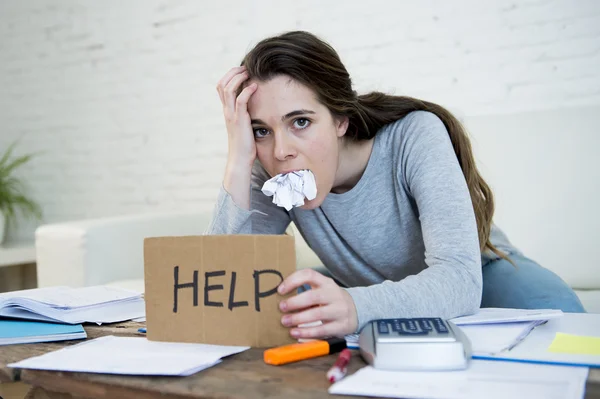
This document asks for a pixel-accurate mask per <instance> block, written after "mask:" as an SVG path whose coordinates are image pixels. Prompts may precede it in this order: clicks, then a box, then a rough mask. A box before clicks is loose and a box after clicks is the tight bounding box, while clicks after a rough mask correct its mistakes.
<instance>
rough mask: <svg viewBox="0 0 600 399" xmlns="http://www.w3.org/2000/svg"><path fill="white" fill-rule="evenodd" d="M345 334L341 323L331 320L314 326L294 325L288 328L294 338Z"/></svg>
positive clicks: (340, 335)
mask: <svg viewBox="0 0 600 399" xmlns="http://www.w3.org/2000/svg"><path fill="white" fill-rule="evenodd" d="M345 334H346V332H344V326H343V323H341V322H339V321H332V322H330V323H324V324H321V325H320V326H314V327H296V328H292V329H291V330H290V335H291V336H292V337H294V338H325V337H334V336H335V337H342V336H344V335H345Z"/></svg>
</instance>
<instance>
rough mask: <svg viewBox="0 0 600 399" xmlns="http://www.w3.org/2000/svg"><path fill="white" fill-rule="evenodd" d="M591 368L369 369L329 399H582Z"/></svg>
mask: <svg viewBox="0 0 600 399" xmlns="http://www.w3.org/2000/svg"><path fill="white" fill-rule="evenodd" d="M587 374H588V368H585V367H566V366H550V365H539V364H527V363H514V362H496V361H485V360H473V361H472V362H471V364H470V366H469V368H468V369H467V370H462V371H448V372H444V371H436V372H423V371H417V372H405V371H383V370H376V369H374V368H372V367H371V366H367V367H364V368H362V369H360V370H359V371H357V372H356V373H354V374H353V375H351V376H348V377H346V378H344V379H343V380H341V381H340V382H337V383H335V384H334V385H332V386H331V387H330V388H329V393H332V394H340V395H366V396H380V397H389V398H429V399H438V398H439V399H442V398H443V399H479V398H486V399H496V398H497V399H506V398H511V399H520V398H523V399H581V398H583V395H584V393H585V383H586V379H587Z"/></svg>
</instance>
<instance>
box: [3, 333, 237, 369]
mask: <svg viewBox="0 0 600 399" xmlns="http://www.w3.org/2000/svg"><path fill="white" fill-rule="evenodd" d="M247 349H249V347H248V346H220V345H205V344H185V343H172V342H155V341H148V340H147V339H146V338H136V337H115V336H112V335H110V336H106V337H102V338H96V339H94V340H91V341H87V342H83V343H81V344H78V345H74V346H69V347H66V348H63V349H60V350H58V351H55V352H50V353H46V354H44V355H41V356H36V357H32V358H29V359H25V360H22V361H20V362H17V363H11V364H9V365H8V366H9V367H17V368H25V369H38V370H57V371H78V372H85V373H106V374H129V375H165V376H187V375H190V374H194V373H196V372H198V371H200V370H204V369H206V368H209V367H211V366H214V365H216V364H218V363H219V362H220V361H221V358H223V357H225V356H229V355H233V354H235V353H239V352H243V351H245V350H247ZM90 359H91V360H93V361H90Z"/></svg>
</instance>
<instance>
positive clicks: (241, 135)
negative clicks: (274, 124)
mask: <svg viewBox="0 0 600 399" xmlns="http://www.w3.org/2000/svg"><path fill="white" fill-rule="evenodd" d="M247 79H248V72H246V68H245V67H243V66H241V67H235V68H232V69H231V70H229V72H227V73H226V74H225V76H223V78H222V79H221V80H220V81H219V83H218V84H217V91H218V92H219V97H220V98H221V103H222V104H223V115H224V116H225V124H226V126H227V135H228V140H229V153H228V161H227V163H228V165H236V167H240V166H242V167H247V168H251V167H252V163H253V162H254V160H255V159H256V144H255V142H254V131H253V130H252V123H251V121H250V114H249V113H248V100H249V99H250V96H252V94H253V93H254V92H255V91H256V87H257V84H256V83H253V84H251V85H248V86H247V87H245V88H244V89H243V90H242V91H241V93H240V94H239V95H237V96H236V94H237V93H238V90H239V88H240V86H241V85H242V84H243V83H244V81H246V80H247Z"/></svg>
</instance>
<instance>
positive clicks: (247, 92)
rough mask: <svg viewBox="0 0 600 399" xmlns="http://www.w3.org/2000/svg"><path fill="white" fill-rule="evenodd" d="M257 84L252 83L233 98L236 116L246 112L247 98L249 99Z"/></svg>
mask: <svg viewBox="0 0 600 399" xmlns="http://www.w3.org/2000/svg"><path fill="white" fill-rule="evenodd" d="M257 87H258V85H257V84H256V83H252V84H251V85H248V86H247V87H245V88H244V90H242V92H241V93H240V95H239V96H237V98H236V100H235V111H236V112H237V113H238V116H239V114H240V113H241V112H244V113H246V112H248V100H250V96H252V94H254V92H255V91H256V88H257Z"/></svg>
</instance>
